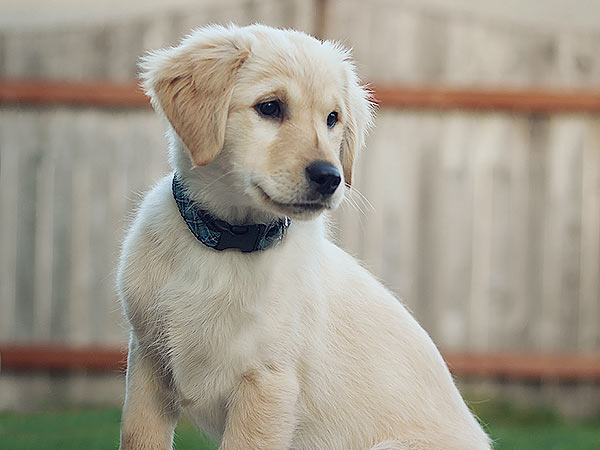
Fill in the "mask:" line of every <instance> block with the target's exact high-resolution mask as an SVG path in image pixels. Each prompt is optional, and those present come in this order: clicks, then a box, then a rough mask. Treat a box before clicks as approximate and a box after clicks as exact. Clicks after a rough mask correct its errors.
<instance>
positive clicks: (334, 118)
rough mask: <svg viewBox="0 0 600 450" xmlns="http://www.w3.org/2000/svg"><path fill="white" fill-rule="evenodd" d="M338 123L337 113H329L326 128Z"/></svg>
mask: <svg viewBox="0 0 600 450" xmlns="http://www.w3.org/2000/svg"><path fill="white" fill-rule="evenodd" d="M337 121H338V113H336V112H335V111H333V112H330V113H329V115H328V116H327V128H333V127H334V126H335V124H336V123H337Z"/></svg>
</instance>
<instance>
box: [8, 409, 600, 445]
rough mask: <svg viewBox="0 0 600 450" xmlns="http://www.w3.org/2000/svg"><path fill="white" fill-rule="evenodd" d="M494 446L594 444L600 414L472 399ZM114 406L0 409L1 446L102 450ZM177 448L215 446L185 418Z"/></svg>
mask: <svg viewBox="0 0 600 450" xmlns="http://www.w3.org/2000/svg"><path fill="white" fill-rule="evenodd" d="M475 406H476V410H477V411H476V412H477V414H478V415H479V417H480V419H481V420H482V422H483V423H485V424H487V429H488V432H489V433H490V435H491V436H492V438H493V439H494V440H495V441H496V446H495V449H496V450H600V417H598V418H596V419H594V420H588V421H585V422H566V421H564V420H561V419H559V418H558V417H557V416H556V415H555V414H553V413H552V412H551V411H547V410H542V409H536V410H522V409H517V408H514V407H511V406H509V405H506V404H503V403H498V402H488V403H482V404H478V405H475ZM119 418H120V411H119V410H117V409H76V410H75V409H74V410H61V411H46V412H42V413H30V414H17V413H0V449H2V450H70V449H84V450H100V449H102V450H106V449H115V448H117V447H118V442H119ZM175 448H176V449H178V450H188V449H189V450H192V449H193V450H215V449H216V448H217V446H216V445H214V444H212V443H211V442H210V441H209V440H208V439H207V438H205V437H204V436H202V435H201V434H200V433H198V432H197V431H196V430H195V429H194V428H193V427H192V426H191V425H190V424H189V423H188V422H187V421H185V420H184V421H182V423H181V424H180V425H179V426H178V427H177V433H176V437H175Z"/></svg>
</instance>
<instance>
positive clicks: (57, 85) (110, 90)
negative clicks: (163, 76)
mask: <svg viewBox="0 0 600 450" xmlns="http://www.w3.org/2000/svg"><path fill="white" fill-rule="evenodd" d="M0 105H25V106H57V105H68V106H80V107H101V108H146V107H148V106H149V105H150V102H149V101H148V97H146V96H145V95H144V93H143V92H142V91H141V89H140V88H139V86H138V85H137V83H135V82H126V83H115V82H109V81H93V82H72V81H49V80H7V79H0Z"/></svg>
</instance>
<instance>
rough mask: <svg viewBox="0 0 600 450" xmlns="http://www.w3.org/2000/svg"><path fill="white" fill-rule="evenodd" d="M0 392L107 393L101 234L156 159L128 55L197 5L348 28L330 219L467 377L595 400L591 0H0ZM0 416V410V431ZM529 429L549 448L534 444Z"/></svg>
mask: <svg viewBox="0 0 600 450" xmlns="http://www.w3.org/2000/svg"><path fill="white" fill-rule="evenodd" d="M0 11H1V13H0V158H1V159H0V357H1V358H2V369H1V370H2V371H1V373H0V410H36V409H44V408H54V407H59V406H64V405H109V406H110V405H113V406H114V405H120V403H121V401H122V398H123V393H124V384H123V382H124V377H123V369H122V367H123V359H124V350H123V348H124V346H125V344H126V342H127V329H126V326H125V325H124V323H123V320H122V317H121V311H120V306H119V304H118V300H117V297H116V294H115V289H114V278H115V267H116V263H117V257H118V253H119V245H120V242H121V239H122V237H123V234H124V230H126V228H127V225H128V223H129V220H130V217H131V213H132V211H133V209H134V207H135V205H136V204H137V202H138V201H139V200H140V195H141V194H142V193H143V192H144V191H145V190H147V189H148V188H149V187H150V186H151V185H152V184H153V182H154V181H155V180H157V179H158V178H159V177H160V176H161V175H163V174H165V173H166V172H167V171H168V170H169V168H168V165H167V162H166V145H167V143H166V139H165V137H164V130H165V124H164V123H162V122H161V121H160V120H159V119H158V118H157V117H156V116H155V114H154V113H153V112H152V110H151V109H150V108H149V106H148V103H147V101H146V99H145V97H144V96H143V94H141V93H140V92H139V90H138V89H137V87H136V73H137V68H136V63H137V60H138V58H139V57H140V56H141V55H142V54H144V52H145V51H147V50H149V49H156V48H160V47H164V46H168V45H173V44H176V43H177V42H178V40H179V39H180V38H181V37H183V36H184V35H185V34H187V33H188V32H189V31H190V29H192V28H194V27H198V26H202V25H204V24H207V23H221V24H227V23H230V22H234V23H237V24H240V25H243V24H250V23H254V22H262V23H265V24H268V25H272V26H278V27H293V28H297V29H300V30H303V31H306V32H308V33H310V34H313V35H315V36H317V37H319V38H322V39H333V40H338V41H341V42H342V43H344V44H345V45H346V46H348V47H352V48H353V49H354V56H355V59H356V60H357V62H358V70H359V73H360V75H361V77H362V79H363V80H364V81H365V82H369V83H371V85H372V87H373V88H374V91H375V95H376V97H377V99H378V101H379V103H380V110H379V113H378V117H377V121H376V127H375V129H374V131H373V132H372V134H371V136H370V138H369V140H368V144H367V148H366V150H365V151H364V152H363V154H362V155H361V157H360V158H359V161H358V166H357V174H356V183H355V184H356V187H357V188H358V190H359V191H360V192H361V193H362V194H363V195H364V197H366V199H367V200H364V199H362V198H361V197H360V196H358V195H354V196H353V197H352V198H353V200H354V202H352V203H355V204H356V205H355V206H354V207H353V206H352V205H351V204H350V202H349V203H348V204H346V205H345V206H344V207H343V208H342V209H341V210H340V211H338V212H337V213H336V215H335V222H336V232H335V238H336V239H337V241H338V242H339V244H340V245H341V246H342V247H344V248H345V249H347V250H348V251H349V252H350V253H352V254H354V255H355V256H357V257H359V258H360V259H362V260H363V261H364V262H365V265H366V266H367V267H369V269H371V270H372V271H373V272H374V273H375V274H376V275H377V276H378V277H379V278H380V279H381V280H383V281H384V283H385V284H386V285H387V286H388V287H390V288H391V289H392V290H393V291H394V292H395V293H397V295H398V296H399V297H401V298H402V299H403V301H404V302H405V303H406V305H407V306H408V307H409V308H410V309H411V311H412V312H413V313H414V314H415V316H416V317H417V319H418V320H419V321H420V323H421V324H422V325H423V326H424V327H425V328H426V329H427V331H428V332H429V333H430V334H431V335H432V337H433V339H434V340H435V342H436V343H437V344H438V346H439V347H440V349H441V350H442V352H443V354H444V356H445V357H446V359H447V361H448V363H449V365H450V367H451V369H452V371H453V373H454V375H455V376H456V377H457V379H458V381H459V383H460V384H461V385H462V386H463V388H464V389H465V391H466V392H470V393H472V394H471V395H473V398H477V399H487V398H501V399H503V400H506V401H510V402H512V403H514V404H518V405H530V406H531V405H535V406H550V407H552V408H553V409H555V410H556V411H558V412H559V413H560V414H561V415H563V416H567V417H593V416H594V415H597V414H598V412H599V410H600V356H599V355H600V326H599V321H600V21H598V17H600V0H587V1H586V0H579V1H577V2H568V1H564V0H545V1H544V0H529V1H523V0H521V1H518V0H504V1H502V2H485V1H484V2H481V1H478V0H398V1H393V0H372V1H360V0H218V1H217V0H171V1H169V2H164V1H158V0H144V1H142V0H128V1H127V2H124V1H117V0H95V1H94V2H80V1H75V0H53V1H51V2H50V1H44V0H21V1H19V2H13V1H10V0H9V1H6V0H0ZM0 432H1V429H0ZM546 448H550V447H546Z"/></svg>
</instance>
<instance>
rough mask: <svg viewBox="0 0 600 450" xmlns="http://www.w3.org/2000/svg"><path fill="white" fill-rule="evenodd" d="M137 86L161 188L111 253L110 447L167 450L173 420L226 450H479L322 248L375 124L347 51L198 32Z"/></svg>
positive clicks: (253, 31)
mask: <svg viewBox="0 0 600 450" xmlns="http://www.w3.org/2000/svg"><path fill="white" fill-rule="evenodd" d="M142 70H143V75H142V76H143V85H144V87H145V89H146V91H147V93H148V95H149V96H150V98H151V100H152V104H153V105H154V108H155V109H156V110H157V111H158V112H159V113H161V114H163V115H164V116H166V118H167V119H168V122H169V137H170V159H171V164H172V166H173V168H174V173H173V174H171V175H169V176H167V177H166V178H164V179H163V180H161V181H160V182H159V183H158V184H157V185H156V186H155V187H154V188H153V189H152V190H151V191H150V192H149V193H148V194H147V195H146V197H145V199H144V201H143V203H142V205H141V208H140V209H139V211H138V213H137V217H136V219H135V221H134V222H133V225H132V227H131V229H130V230H129V233H128V235H127V237H126V239H125V242H124V245H123V251H122V256H121V262H120V266H119V271H118V290H119V292H120V296H121V299H122V303H123V308H124V311H125V315H126V317H127V320H128V322H129V324H130V325H131V340H130V344H129V359H128V368H127V393H126V398H125V405H124V409H123V418H122V427H121V448H122V449H136V450H139V449H170V448H171V446H172V438H173V430H174V428H175V425H176V422H177V419H178V417H179V415H180V412H181V411H182V410H184V409H185V410H187V412H188V413H189V415H190V416H191V418H192V420H193V421H194V422H195V423H196V424H197V426H198V427H199V428H201V429H202V430H203V431H204V432H206V433H208V434H209V435H210V436H212V437H213V438H214V439H216V440H217V441H219V442H220V447H219V448H220V449H221V450H242V449H244V450H248V449H255V450H284V449H296V450H301V449H302V450H334V449H335V450H367V449H373V450H376V449H377V450H385V449H388V450H392V449H395V450H399V449H402V450H417V449H418V450H423V449H437V450H471V449H472V450H475V449H477V450H483V449H489V448H490V444H489V441H488V438H487V436H486V434H485V433H484V432H483V431H482V429H481V427H480V426H479V424H478V423H477V421H476V420H475V419H474V417H473V416H472V414H471V413H470V412H469V409H468V408H467V406H466V405H465V403H464V402H463V400H462V398H461V396H460V394H459V392H458V390H457V389H456V387H455V385H454V383H453V381H452V378H451V376H450V374H449V372H448V369H447V368H446V366H445V364H444V361H443V360H442V358H441V356H440V354H439V352H438V350H437V349H436V347H435V345H434V344H433V342H432V341H431V339H430V338H429V336H428V335H427V333H426V332H425V331H424V330H423V329H422V328H421V327H420V326H419V325H418V324H417V322H416V321H415V320H414V319H413V318H412V317H411V316H410V314H409V313H408V312H407V311H406V309H405V308H404V307H403V306H402V304H401V303H400V302H399V301H398V300H397V299H396V298H394V296H393V295H392V294H391V293H390V292H389V291H388V290H387V289H386V288H384V287H383V286H382V285H381V284H380V283H379V282H377V281H376V280H375V278H374V277H373V276H372V275H370V274H369V273H368V272H367V271H366V270H365V269H364V268H363V267H361V266H360V264H359V263H358V262H357V261H355V260H354V259H353V258H352V257H351V256H349V255H348V254H347V253H345V252H344V251H342V250H341V249H339V248H338V247H336V246H335V245H334V244H333V243H332V242H330V241H329V240H328V238H327V234H326V225H325V220H324V219H323V216H322V213H323V212H324V211H326V210H330V209H333V208H335V207H336V206H337V205H338V204H339V203H340V202H341V201H342V198H343V196H344V190H345V189H347V187H348V186H349V185H350V183H351V181H352V167H353V162H354V159H355V156H356V153H357V152H358V151H359V149H360V148H361V147H362V146H363V144H364V140H365V134H366V132H367V129H368V128H369V125H370V123H371V116H372V111H373V108H372V105H371V103H370V101H369V93H368V92H367V91H366V90H365V89H364V88H363V87H361V86H360V85H359V81H358V79H357V76H356V74H355V72H354V69H353V65H352V62H351V61H350V56H349V54H348V52H347V51H346V50H344V49H343V48H342V47H340V46H339V45H337V44H333V43H331V42H321V41H318V40H316V39H314V38H312V37H310V36H307V35H305V34H303V33H300V32H296V31H287V30H286V31H283V30H277V29H272V28H268V27H265V26H260V25H253V26H250V27H245V28H239V27H235V26H230V27H228V28H223V27H217V26H211V27H207V28H203V29H200V30H197V31H195V32H194V33H193V34H192V35H191V36H189V37H187V38H186V39H184V40H183V41H182V42H181V44H180V45H179V46H177V47H175V48H169V49H167V50H163V51H159V52H156V53H153V54H150V55H149V56H147V57H146V58H145V59H144V61H143V63H142Z"/></svg>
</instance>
